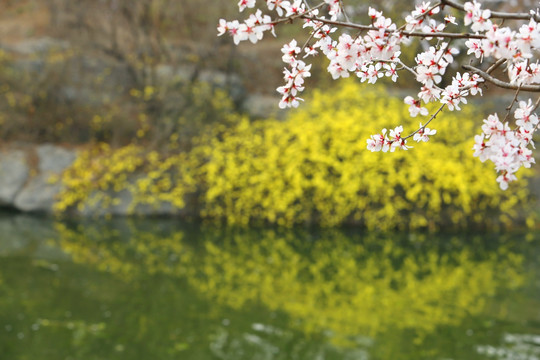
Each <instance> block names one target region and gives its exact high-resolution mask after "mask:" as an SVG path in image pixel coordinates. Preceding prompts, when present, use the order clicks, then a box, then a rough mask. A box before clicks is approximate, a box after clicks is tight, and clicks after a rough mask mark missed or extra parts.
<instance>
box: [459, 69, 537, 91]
mask: <svg viewBox="0 0 540 360" xmlns="http://www.w3.org/2000/svg"><path fill="white" fill-rule="evenodd" d="M463 68H464V69H465V70H469V71H472V72H474V73H476V74H478V75H480V76H481V77H482V78H484V80H486V81H489V82H490V83H492V84H493V85H496V86H498V87H500V88H503V89H510V90H518V89H519V90H521V91H529V92H540V85H513V84H511V83H508V82H504V81H502V80H499V79H497V78H495V77H493V76H491V75H489V74H488V73H486V72H484V71H482V70H480V69H478V68H475V67H473V66H470V65H463Z"/></svg>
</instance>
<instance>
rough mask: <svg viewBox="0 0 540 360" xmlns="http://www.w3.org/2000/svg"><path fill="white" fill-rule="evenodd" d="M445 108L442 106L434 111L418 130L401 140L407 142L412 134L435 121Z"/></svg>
mask: <svg viewBox="0 0 540 360" xmlns="http://www.w3.org/2000/svg"><path fill="white" fill-rule="evenodd" d="M445 106H446V104H442V105H441V106H440V107H439V108H438V109H437V111H435V113H433V115H431V117H430V118H429V120H428V121H427V122H426V123H425V124H424V125H423V126H422V127H420V128H418V129H417V130H416V131H414V132H412V133H410V134H409V135H407V136H405V137H404V138H402V139H403V140H407V139H408V138H410V137H412V136H414V134H416V133H418V132H419V131H420V130H423V129H425V128H426V126H428V125H429V123H430V122H431V121H432V120H433V119H435V118H436V117H437V115H439V113H440V112H441V111H442V109H444V107H445Z"/></svg>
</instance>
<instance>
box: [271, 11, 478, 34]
mask: <svg viewBox="0 0 540 360" xmlns="http://www.w3.org/2000/svg"><path fill="white" fill-rule="evenodd" d="M299 17H301V18H303V19H308V20H311V21H318V22H321V23H324V24H328V25H335V26H343V27H347V28H351V29H358V30H376V31H379V30H381V29H380V28H378V27H375V26H372V25H361V24H355V23H350V22H345V21H336V20H329V19H321V18H318V17H315V16H311V15H301V16H299ZM280 20H282V19H280ZM286 20H288V18H287V19H286ZM286 20H283V21H286ZM283 21H280V22H283ZM275 23H277V22H274V24H275ZM384 32H386V33H397V34H400V35H404V36H413V37H422V38H448V39H485V38H486V37H485V35H480V34H471V33H461V34H460V33H446V32H434V33H424V32H416V31H397V30H389V29H384Z"/></svg>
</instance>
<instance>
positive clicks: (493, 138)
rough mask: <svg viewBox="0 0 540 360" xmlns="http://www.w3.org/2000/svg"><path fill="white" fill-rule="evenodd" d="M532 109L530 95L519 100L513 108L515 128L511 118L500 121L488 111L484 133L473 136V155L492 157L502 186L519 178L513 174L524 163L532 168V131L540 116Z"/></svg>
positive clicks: (505, 186) (502, 187)
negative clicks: (525, 99) (517, 105)
mask: <svg viewBox="0 0 540 360" xmlns="http://www.w3.org/2000/svg"><path fill="white" fill-rule="evenodd" d="M533 110H534V105H533V104H532V102H531V100H530V99H529V101H528V102H525V101H520V102H519V108H518V109H516V111H515V112H514V118H515V119H516V125H517V128H516V129H511V128H510V125H509V124H508V122H504V123H503V122H502V121H500V120H499V117H498V116H497V114H493V115H489V116H488V118H487V119H486V120H484V125H482V134H480V135H476V136H475V137H474V140H475V144H474V146H473V150H474V156H477V157H479V158H480V160H481V161H482V162H484V161H486V160H490V161H492V162H493V163H494V164H495V169H496V171H497V172H498V173H499V174H500V175H499V177H498V178H497V182H498V183H499V185H500V187H501V189H503V190H506V189H507V188H508V183H509V182H511V181H514V180H516V179H517V177H516V176H515V175H514V174H515V172H516V171H517V170H518V169H519V168H520V167H521V166H524V167H526V168H530V167H531V164H533V163H535V161H534V158H533V157H532V150H531V149H530V148H529V145H531V146H532V147H534V144H533V143H532V135H533V132H534V131H535V130H536V129H537V127H538V123H539V120H538V115H536V114H534V113H533Z"/></svg>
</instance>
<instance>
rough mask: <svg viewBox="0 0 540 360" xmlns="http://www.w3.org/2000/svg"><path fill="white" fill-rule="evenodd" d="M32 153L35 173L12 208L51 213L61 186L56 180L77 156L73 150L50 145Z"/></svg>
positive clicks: (39, 147) (36, 149)
mask: <svg viewBox="0 0 540 360" xmlns="http://www.w3.org/2000/svg"><path fill="white" fill-rule="evenodd" d="M34 151H35V155H37V159H38V163H37V173H36V174H35V176H33V177H31V178H30V179H29V180H28V181H27V183H26V184H25V186H24V187H23V188H22V189H21V191H19V192H18V193H17V196H16V197H15V199H14V201H13V206H14V207H15V208H16V209H18V210H21V211H26V212H52V210H53V205H54V201H55V198H56V195H57V194H58V193H59V192H60V190H61V186H62V185H61V183H60V182H59V181H57V179H58V177H59V176H60V175H61V173H62V172H63V171H64V170H65V169H66V168H67V167H68V166H69V165H71V163H73V161H75V158H76V157H77V155H76V152H75V151H74V150H68V149H64V148H62V147H59V146H55V145H50V144H47V145H41V146H38V147H37V148H35V150H34Z"/></svg>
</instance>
